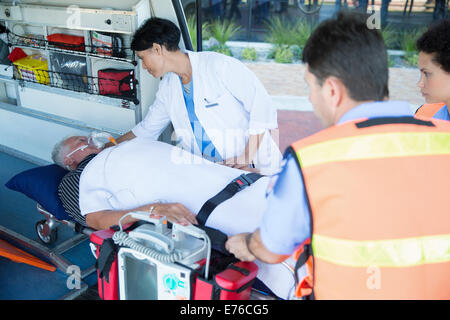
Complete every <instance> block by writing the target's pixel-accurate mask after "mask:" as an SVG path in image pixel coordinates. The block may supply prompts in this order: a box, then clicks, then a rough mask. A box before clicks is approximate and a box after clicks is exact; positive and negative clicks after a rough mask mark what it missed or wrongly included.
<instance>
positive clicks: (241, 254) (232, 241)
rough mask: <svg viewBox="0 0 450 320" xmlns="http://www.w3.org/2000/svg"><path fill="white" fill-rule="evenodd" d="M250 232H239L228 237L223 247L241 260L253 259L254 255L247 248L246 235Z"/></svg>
mask: <svg viewBox="0 0 450 320" xmlns="http://www.w3.org/2000/svg"><path fill="white" fill-rule="evenodd" d="M250 235H251V233H240V234H237V235H234V236H232V237H230V238H228V240H227V242H226V243H225V249H227V250H228V251H229V252H231V253H232V254H234V256H235V257H236V258H238V259H239V260H241V261H254V260H255V259H256V257H255V256H254V255H253V254H252V253H251V252H250V251H249V250H248V247H247V237H249V236H250Z"/></svg>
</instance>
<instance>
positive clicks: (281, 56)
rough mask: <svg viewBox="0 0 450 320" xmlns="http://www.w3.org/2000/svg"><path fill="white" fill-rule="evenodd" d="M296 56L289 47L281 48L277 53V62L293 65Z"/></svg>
mask: <svg viewBox="0 0 450 320" xmlns="http://www.w3.org/2000/svg"><path fill="white" fill-rule="evenodd" d="M293 59H294V54H293V53H292V51H291V48H290V47H289V46H279V47H278V49H277V50H276V51H275V61H276V62H278V63H291V62H292V60H293Z"/></svg>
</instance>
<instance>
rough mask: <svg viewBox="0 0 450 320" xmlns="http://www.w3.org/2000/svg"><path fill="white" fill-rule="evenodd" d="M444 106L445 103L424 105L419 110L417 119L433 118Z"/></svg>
mask: <svg viewBox="0 0 450 320" xmlns="http://www.w3.org/2000/svg"><path fill="white" fill-rule="evenodd" d="M444 106H445V103H444V102H441V103H428V104H423V105H421V106H420V107H419V109H417V111H416V117H424V118H433V117H434V115H435V114H436V113H437V112H438V111H439V110H441V109H442V108H443V107H444Z"/></svg>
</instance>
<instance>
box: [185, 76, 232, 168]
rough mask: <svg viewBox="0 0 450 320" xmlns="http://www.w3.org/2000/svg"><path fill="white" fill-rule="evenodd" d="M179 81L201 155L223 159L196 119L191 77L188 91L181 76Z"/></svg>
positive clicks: (217, 159)
mask: <svg viewBox="0 0 450 320" xmlns="http://www.w3.org/2000/svg"><path fill="white" fill-rule="evenodd" d="M180 83H181V90H182V91H183V97H184V102H185V104H186V110H187V113H188V117H189V121H190V123H191V127H192V132H193V133H194V137H195V140H196V141H197V144H198V147H199V148H200V150H201V152H202V155H203V157H204V158H206V159H208V160H211V161H213V162H219V161H223V159H222V157H221V156H220V154H219V153H218V152H217V150H216V148H215V146H214V144H213V143H212V142H211V139H210V138H209V136H208V135H207V134H206V131H205V129H204V128H203V126H202V124H201V123H200V121H199V120H198V118H197V115H196V114H195V107H194V86H193V85H192V83H193V80H192V79H191V82H190V83H189V86H190V89H189V93H187V92H186V91H185V90H184V88H183V83H182V82H181V78H180ZM193 151H194V150H191V152H193Z"/></svg>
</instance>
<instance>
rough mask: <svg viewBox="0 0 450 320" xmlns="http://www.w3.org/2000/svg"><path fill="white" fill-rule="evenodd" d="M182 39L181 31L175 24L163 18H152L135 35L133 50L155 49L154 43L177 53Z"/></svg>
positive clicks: (132, 43)
mask: <svg viewBox="0 0 450 320" xmlns="http://www.w3.org/2000/svg"><path fill="white" fill-rule="evenodd" d="M180 37H181V32H180V29H179V28H178V27H177V26H176V25H175V24H174V23H173V22H171V21H169V20H166V19H161V18H150V19H148V20H147V21H145V23H144V24H143V25H142V26H140V27H139V28H138V29H137V30H136V32H135V33H134V35H133V40H132V41H131V49H132V50H134V51H143V50H147V49H150V48H151V47H153V43H157V44H159V45H161V46H162V45H164V47H166V49H167V50H169V51H177V50H179V47H178V43H179V42H180Z"/></svg>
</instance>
